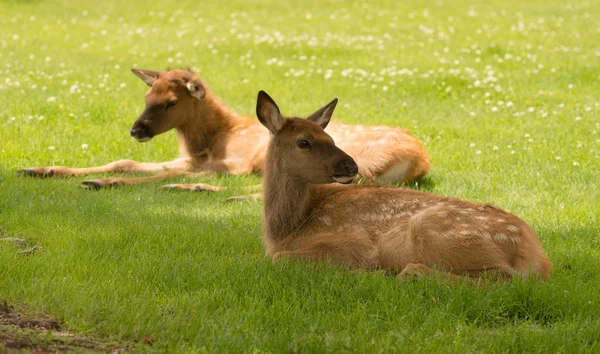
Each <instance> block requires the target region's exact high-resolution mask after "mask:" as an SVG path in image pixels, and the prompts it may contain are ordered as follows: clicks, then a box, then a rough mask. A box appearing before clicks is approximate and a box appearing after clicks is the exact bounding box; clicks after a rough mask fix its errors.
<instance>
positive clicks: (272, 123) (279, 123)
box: [256, 91, 285, 134]
mask: <svg viewBox="0 0 600 354" xmlns="http://www.w3.org/2000/svg"><path fill="white" fill-rule="evenodd" d="M256 115H257V116H258V120H259V121H260V122H261V123H262V125H264V126H265V127H267V129H269V131H270V132H271V133H272V134H275V133H277V132H278V131H280V130H281V128H283V124H284V123H285V118H283V117H282V116H281V113H280V112H279V107H277V104H276V103H275V101H273V99H272V98H271V97H270V96H269V95H268V94H267V93H266V92H265V91H259V92H258V98H257V99H256Z"/></svg>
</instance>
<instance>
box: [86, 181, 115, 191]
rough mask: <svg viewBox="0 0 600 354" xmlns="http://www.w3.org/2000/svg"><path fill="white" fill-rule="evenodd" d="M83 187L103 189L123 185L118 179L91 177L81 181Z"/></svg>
mask: <svg viewBox="0 0 600 354" xmlns="http://www.w3.org/2000/svg"><path fill="white" fill-rule="evenodd" d="M81 184H82V185H81V187H82V188H84V189H94V190H98V189H102V188H112V187H117V186H119V185H121V184H122V183H121V182H119V181H117V180H110V179H91V180H87V181H83V182H81Z"/></svg>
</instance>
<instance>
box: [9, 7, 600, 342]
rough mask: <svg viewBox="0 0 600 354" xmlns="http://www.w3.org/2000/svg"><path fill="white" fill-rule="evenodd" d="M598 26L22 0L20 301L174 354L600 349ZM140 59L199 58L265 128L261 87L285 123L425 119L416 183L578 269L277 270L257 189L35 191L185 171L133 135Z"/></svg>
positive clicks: (158, 62) (12, 162) (15, 91)
mask: <svg viewBox="0 0 600 354" xmlns="http://www.w3.org/2000/svg"><path fill="white" fill-rule="evenodd" d="M599 16H600V5H598V4H597V3H596V2H593V1H582V0H577V1H571V2H569V3H568V4H566V3H565V2H564V1H558V0H550V1H545V2H539V1H535V0H523V1H518V2H516V1H498V0H496V1H471V2H464V1H454V0H453V1H435V2H434V1H418V2H397V1H381V2H369V3H362V2H352V1H319V2H316V1H314V2H313V1H287V2H279V1H227V2H221V1H202V2H198V1H178V2H176V3H174V2H170V1H155V2H152V5H149V3H148V2H147V1H127V2H116V1H114V2H113V1H98V2H94V3H93V5H92V4H91V3H90V4H88V3H85V2H74V1H0V27H1V28H2V29H3V30H2V31H0V238H3V237H20V238H23V239H25V240H27V241H28V243H29V245H30V246H33V245H37V246H38V251H37V252H35V253H33V254H30V255H25V254H21V253H18V251H20V250H22V249H23V247H22V246H16V245H13V244H10V243H8V242H2V243H0V299H6V300H8V301H10V302H13V303H17V304H22V305H26V306H28V307H29V308H31V309H33V310H35V311H40V312H45V313H48V314H51V315H54V316H56V317H58V318H59V319H60V320H62V321H63V322H64V323H65V325H66V327H67V328H68V329H69V330H71V331H74V332H78V333H83V334H89V335H93V336H96V337H100V338H108V339H139V338H142V337H144V336H146V335H152V336H154V337H155V338H156V342H155V343H154V345H153V346H152V348H153V349H156V350H158V351H172V352H182V351H192V352H196V351H230V352H235V351H239V350H243V351H250V350H254V351H256V352H262V351H264V352H282V351H295V350H298V351H313V352H322V351H331V352H340V351H350V352H352V351H357V352H384V351H389V350H397V351H420V352H430V351H440V350H442V351H444V352H465V351H486V352H487V351H490V352H507V351H515V352H517V351H518V352H521V351H525V352H534V351H552V352H572V351H589V352H597V351H598V350H600V298H599V296H598V294H599V292H600V238H599V237H598V236H599V235H600V224H599V220H598V218H599V215H600V192H599V187H600V186H599V185H600V183H599V182H600V177H599V176H600V116H599V114H598V111H599V110H600V101H599V100H598V97H600V89H599V86H598V81H599V80H600V42H599V41H598V38H599V36H600V18H599ZM131 67H138V68H144V69H155V70H159V69H165V68H167V67H192V68H194V69H196V70H197V71H198V72H199V73H200V75H201V76H202V77H203V78H204V79H205V80H206V82H207V84H208V86H209V88H210V89H211V90H212V91H213V92H214V93H215V94H217V95H218V96H220V97H222V98H223V100H224V101H225V102H226V103H227V104H228V105H229V106H231V107H232V108H234V109H235V110H237V111H238V112H240V113H243V114H247V115H251V116H254V113H253V112H254V106H255V98H256V93H257V91H258V90H259V89H262V90H265V91H267V92H268V93H269V94H271V95H272V97H273V98H274V99H275V100H276V101H277V102H278V103H279V105H280V107H281V109H282V111H283V114H289V115H291V114H294V115H306V114H309V113H311V112H313V111H314V110H316V109H317V108H319V107H321V106H322V105H323V104H325V103H327V102H329V101H330V100H331V99H332V98H334V97H338V98H339V99H340V104H339V105H338V108H337V110H336V113H335V114H334V119H337V120H338V121H343V122H345V123H356V124H359V123H360V124H388V125H393V126H400V127H406V128H408V129H409V130H410V131H411V132H412V133H413V134H414V135H415V136H417V137H418V138H419V139H421V140H422V141H423V143H424V144H425V145H426V148H427V150H428V152H429V154H430V156H431V159H432V163H433V166H434V168H433V170H432V171H431V173H430V174H429V175H428V177H427V178H426V179H425V180H424V181H422V182H421V183H420V184H418V185H417V186H415V185H412V186H411V187H417V188H422V189H425V190H428V191H432V192H435V193H439V194H445V195H450V196H455V197H460V198H464V199H469V200H473V201H485V202H493V203H495V204H496V205H499V206H500V207H502V208H504V209H506V210H508V211H511V212H514V213H516V214H517V215H519V216H521V217H522V218H523V219H525V220H526V221H527V222H529V223H530V224H531V225H532V226H533V227H534V229H535V230H536V231H537V232H538V233H539V235H540V239H541V241H542V243H543V245H544V247H545V248H546V250H547V252H548V254H549V257H550V259H551V261H552V262H553V263H554V266H555V273H554V275H553V276H552V277H551V278H550V279H549V280H548V281H547V282H545V283H533V282H530V283H520V282H511V283H508V284H489V285H484V286H482V287H479V288H471V287H469V286H463V285H458V286H449V285H448V284H444V283H441V282H439V281H437V280H435V279H423V280H419V281H417V282H414V283H407V284H397V283H396V282H395V280H394V278H393V277H387V276H383V275H380V274H372V273H367V272H365V273H348V272H345V271H343V270H340V269H332V268H328V267H326V266H322V267H317V268H316V269H315V268H313V267H312V266H310V265H307V264H304V263H301V262H296V263H287V264H272V263H271V262H270V261H269V260H268V259H265V258H264V256H263V255H264V252H263V247H262V243H261V226H260V222H261V211H262V204H261V203H260V202H259V203H253V202H244V203H223V199H224V198H225V197H226V196H229V195H234V194H239V193H240V190H238V191H235V190H234V191H230V192H227V193H221V194H193V193H191V194H186V193H169V192H164V191H160V190H159V189H158V187H159V186H160V185H161V184H162V183H160V182H157V183H152V184H148V185H144V186H136V187H135V188H132V187H126V188H120V189H114V190H102V191H98V192H94V191H86V190H83V189H80V188H78V187H77V184H78V183H79V182H80V181H81V180H83V179H84V178H73V179H69V180H52V179H47V180H39V179H30V178H22V177H17V176H16V171H17V170H18V169H19V168H23V167H33V166H43V165H66V166H79V167H85V166H93V165H99V164H105V163H108V162H110V161H113V160H117V159H121V158H132V159H136V160H140V161H159V160H170V159H172V158H174V157H176V155H177V144H176V139H175V135H174V134H173V133H167V134H164V135H163V136H160V137H157V138H155V139H154V140H153V141H151V142H149V143H146V144H140V143H137V142H135V141H134V139H132V138H131V137H129V134H128V130H129V128H130V127H131V125H132V124H133V122H134V120H135V119H136V118H137V116H138V115H139V113H141V111H142V109H143V95H144V93H145V92H146V90H147V87H146V86H145V84H143V83H142V82H141V81H140V80H139V79H137V78H136V77H135V76H134V75H132V74H131V73H130V71H129V69H130V68H131ZM174 181H188V182H193V180H190V179H186V178H180V179H175V180H174ZM258 181H260V178H259V177H257V176H232V177H225V176H217V177H212V178H207V179H205V180H203V182H207V183H214V184H220V185H230V186H238V185H239V186H241V185H246V184H251V183H257V182H258ZM357 212H360V211H357ZM146 349H147V348H146Z"/></svg>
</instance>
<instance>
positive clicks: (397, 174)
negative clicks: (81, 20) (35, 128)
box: [21, 69, 430, 190]
mask: <svg viewBox="0 0 600 354" xmlns="http://www.w3.org/2000/svg"><path fill="white" fill-rule="evenodd" d="M132 71H133V73H134V74H135V75H137V76H138V77H139V78H140V79H142V80H143V81H144V82H145V83H146V84H147V85H148V86H150V90H149V91H148V93H147V94H146V109H145V110H144V112H143V113H142V114H141V115H140V117H139V118H138V119H137V121H136V122H135V124H134V125H133V127H132V128H131V136H133V137H134V138H135V139H136V140H138V141H140V142H146V141H149V140H151V139H152V138H153V137H155V136H157V135H159V134H162V133H164V132H166V131H168V130H171V129H176V130H177V136H178V140H179V151H180V156H181V157H180V158H178V159H175V160H173V161H168V162H152V163H148V162H136V161H132V160H119V161H115V162H112V163H109V164H107V165H104V166H99V167H91V168H67V167H62V166H50V167H36V168H28V169H24V170H21V172H22V173H24V174H26V175H31V176H76V175H87V174H90V173H103V172H120V173H126V172H161V173H159V174H157V175H155V176H151V177H139V178H103V179H94V180H89V181H84V182H83V183H84V184H85V185H86V186H89V187H94V188H102V187H107V186H114V185H119V184H135V183H141V182H144V181H150V180H156V179H163V178H165V177H167V176H170V175H178V174H194V175H199V176H202V175H207V174H212V173H230V174H245V173H252V172H256V173H262V171H263V169H264V161H265V151H266V146H267V144H268V141H269V133H268V132H267V131H266V130H265V129H264V128H263V127H262V126H261V125H260V124H259V123H258V122H257V121H256V120H255V119H251V118H249V117H244V116H241V115H239V114H237V113H235V112H234V111H233V110H231V109H229V108H228V107H226V106H225V105H224V104H223V103H222V102H221V101H220V100H219V98H217V97H216V96H215V95H213V94H212V93H211V92H210V91H209V90H208V89H207V87H206V85H205V83H204V82H203V81H202V80H201V79H200V78H199V77H198V76H197V75H196V74H195V73H193V72H191V71H188V70H170V71H165V72H158V71H150V70H139V69H132ZM328 131H329V133H330V134H331V135H332V136H334V137H335V138H336V139H338V141H339V142H340V145H341V146H342V147H343V148H344V149H345V150H346V151H348V153H349V154H351V155H352V156H353V157H354V159H355V160H356V161H357V162H358V164H359V175H360V176H361V177H363V178H365V179H367V180H383V181H391V182H402V181H407V180H413V179H416V178H419V177H420V176H422V175H424V174H425V173H426V172H427V171H428V170H429V168H430V163H429V157H428V156H427V154H426V153H425V150H424V149H423V146H422V145H421V144H420V143H419V141H418V140H417V139H416V138H414V137H413V136H411V135H410V134H408V133H407V132H406V130H403V129H398V128H392V127H386V126H378V127H368V126H358V125H356V126H353V125H343V124H337V125H331V126H330V127H329V128H328ZM169 187H173V188H181V189H192V190H219V189H220V188H219V187H211V186H207V185H204V184H197V185H169Z"/></svg>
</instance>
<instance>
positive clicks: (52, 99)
mask: <svg viewBox="0 0 600 354" xmlns="http://www.w3.org/2000/svg"><path fill="white" fill-rule="evenodd" d="M54 101H56V97H54V96H51V97H48V98H46V102H54Z"/></svg>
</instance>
